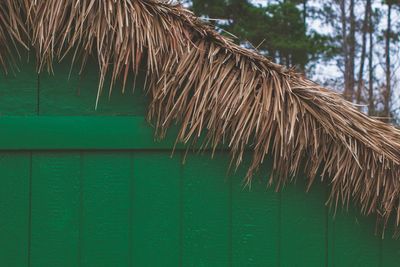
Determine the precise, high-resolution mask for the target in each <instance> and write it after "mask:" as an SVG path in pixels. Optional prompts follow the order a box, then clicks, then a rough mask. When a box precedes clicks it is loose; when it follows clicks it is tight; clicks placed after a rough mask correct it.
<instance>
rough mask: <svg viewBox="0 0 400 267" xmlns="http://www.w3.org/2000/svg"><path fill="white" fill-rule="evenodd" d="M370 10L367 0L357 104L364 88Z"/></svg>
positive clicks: (369, 0) (368, 0)
mask: <svg viewBox="0 0 400 267" xmlns="http://www.w3.org/2000/svg"><path fill="white" fill-rule="evenodd" d="M370 8H371V0H367V3H366V5H365V12H364V21H363V26H362V41H361V42H362V44H361V55H360V69H359V71H358V84H357V95H356V102H357V104H360V103H361V95H362V91H363V88H364V79H363V76H364V64H365V56H366V52H367V32H368V19H369V12H370Z"/></svg>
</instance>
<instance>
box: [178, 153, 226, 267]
mask: <svg viewBox="0 0 400 267" xmlns="http://www.w3.org/2000/svg"><path fill="white" fill-rule="evenodd" d="M227 167H228V157H226V155H218V156H217V157H216V159H215V160H214V161H210V160H206V156H201V155H196V154H192V153H190V154H189V155H188V161H187V162H186V164H185V165H184V166H183V225H182V227H183V229H182V231H183V244H182V250H183V251H182V257H183V259H182V260H183V263H182V265H183V266H221V267H222V266H228V265H229V264H230V262H231V244H230V242H231V211H230V208H231V184H230V183H231V181H230V180H229V179H227V177H226V175H225V174H226V169H227Z"/></svg>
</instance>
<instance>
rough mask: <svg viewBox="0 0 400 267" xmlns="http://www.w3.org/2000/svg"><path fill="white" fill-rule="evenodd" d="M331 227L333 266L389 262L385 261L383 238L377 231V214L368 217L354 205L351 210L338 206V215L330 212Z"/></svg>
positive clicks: (346, 266) (360, 265)
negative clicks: (358, 211) (375, 216)
mask: <svg viewBox="0 0 400 267" xmlns="http://www.w3.org/2000/svg"><path fill="white" fill-rule="evenodd" d="M331 215H332V214H331ZM329 228H331V229H332V230H331V231H330V232H329V234H330V239H331V242H330V247H329V248H328V249H329V253H330V254H331V259H330V266H340V267H341V266H343V267H355V266H359V267H364V266H365V267H368V266H371V267H372V266H374V267H375V266H382V267H386V266H387V265H381V253H382V252H381V250H382V247H381V246H382V245H381V238H380V237H379V236H375V235H374V232H375V220H374V218H364V217H363V216H361V215H359V214H357V211H356V209H355V208H352V207H350V208H349V212H346V210H338V212H337V214H336V216H335V218H332V216H330V217H329Z"/></svg>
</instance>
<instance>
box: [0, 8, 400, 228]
mask: <svg viewBox="0 0 400 267" xmlns="http://www.w3.org/2000/svg"><path fill="white" fill-rule="evenodd" d="M13 42H14V43H23V44H26V46H33V47H34V48H35V50H36V53H37V59H38V69H39V70H42V69H43V68H49V69H51V64H52V62H53V60H54V59H56V60H59V59H61V58H63V57H64V56H65V55H66V54H67V53H70V54H73V55H74V56H73V58H74V61H76V62H79V63H80V64H81V66H82V68H83V67H84V65H85V62H86V61H87V58H88V57H89V56H91V55H95V56H96V57H97V60H98V63H99V66H100V81H99V94H100V93H101V91H102V90H103V87H104V86H103V85H104V79H105V76H106V74H109V75H111V76H112V84H111V87H110V89H109V90H110V93H111V90H112V85H113V83H114V82H115V81H116V80H117V79H121V80H122V81H123V84H124V87H125V84H126V81H127V76H128V75H129V74H130V73H132V72H133V73H136V74H137V73H138V70H139V67H140V66H141V64H144V65H145V66H147V79H148V83H147V90H148V93H149V96H150V101H151V102H150V107H149V111H148V118H149V120H150V121H152V122H154V123H155V127H156V132H157V134H158V135H159V136H160V137H163V136H164V135H165V132H166V130H167V129H168V128H169V126H170V125H171V124H173V123H175V122H177V123H178V125H180V131H179V134H178V137H177V140H178V141H180V142H184V143H195V142H196V141H197V140H198V138H199V137H200V135H202V136H204V141H205V143H204V145H205V146H206V147H208V148H212V149H215V148H216V147H217V146H218V145H219V144H221V143H224V144H227V145H228V146H229V149H230V151H231V152H232V155H233V159H234V163H235V165H236V166H238V165H239V164H240V163H241V162H242V158H243V152H244V150H245V148H250V149H251V150H252V151H253V154H252V155H253V156H252V163H251V166H250V167H249V170H248V173H247V178H246V181H247V182H250V181H251V179H252V175H253V173H254V172H255V171H257V170H258V168H259V166H260V165H261V163H262V162H263V161H264V159H265V158H266V157H267V155H270V156H272V158H273V175H272V176H271V177H270V179H269V183H270V184H274V185H275V186H276V187H277V188H280V187H281V186H283V185H284V184H285V183H286V182H288V181H290V180H291V179H292V178H293V177H294V176H296V174H297V173H298V172H299V171H305V173H306V175H307V178H308V184H309V185H311V184H312V183H313V181H314V180H315V178H316V177H317V176H318V177H320V179H322V180H326V181H328V182H329V184H330V189H331V190H330V197H329V200H328V202H329V203H331V204H334V205H338V204H347V203H348V202H349V201H350V200H353V201H354V202H355V203H356V205H357V206H359V207H360V208H361V211H362V213H364V214H376V215H377V216H378V219H379V221H380V222H381V223H382V225H383V226H386V224H387V222H388V220H389V218H390V217H392V216H393V217H395V220H394V221H395V225H396V226H399V224H400V203H399V196H400V132H399V131H398V130H396V129H395V128H394V127H392V126H390V125H388V124H385V123H382V122H380V121H378V120H375V119H372V118H369V117H367V116H366V115H364V114H362V113H360V112H359V111H357V110H356V109H355V108H354V107H353V106H352V104H350V103H349V102H346V101H345V100H344V99H343V98H342V97H341V96H340V95H338V94H337V93H334V92H332V91H330V90H328V89H326V88H323V87H321V86H320V85H318V84H316V83H314V82H312V81H310V80H308V79H306V78H304V77H303V76H302V75H300V74H298V73H296V72H295V71H294V70H291V69H286V68H284V67H283V66H280V65H277V64H274V63H273V62H271V61H270V60H269V59H267V58H265V57H263V56H261V55H260V54H258V53H257V52H254V51H250V50H247V49H245V48H242V47H240V46H238V45H236V44H234V43H233V42H232V41H231V40H229V39H227V38H226V37H223V36H221V35H220V34H218V33H217V32H216V31H215V30H214V29H213V28H212V27H211V26H209V25H207V24H205V23H203V22H202V21H201V20H200V19H198V18H197V17H195V16H194V15H193V14H192V13H191V12H189V11H187V10H185V9H184V8H182V7H181V6H179V5H173V4H171V3H167V2H160V1H156V0H102V1H98V0H6V1H2V2H1V4H0V45H1V47H2V49H1V52H0V61H1V63H3V65H7V60H6V59H7V58H10V54H11V52H10V50H11V47H12V43H13Z"/></svg>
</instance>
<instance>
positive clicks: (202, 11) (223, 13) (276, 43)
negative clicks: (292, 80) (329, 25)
mask: <svg viewBox="0 0 400 267" xmlns="http://www.w3.org/2000/svg"><path fill="white" fill-rule="evenodd" d="M299 3H302V6H303V10H301V8H299ZM304 7H306V1H294V0H292V1H289V0H288V1H282V2H277V3H274V4H270V5H267V6H265V7H263V6H256V5H254V4H252V3H251V2H249V1H248V0H230V1H226V0H193V1H192V8H193V10H194V12H195V13H196V14H197V15H201V16H205V17H208V18H211V19H217V21H214V20H212V22H213V23H215V24H216V26H218V27H219V28H221V29H223V30H225V31H226V32H228V33H230V34H232V35H234V36H236V37H237V40H238V41H239V40H240V42H241V43H242V44H243V45H245V46H248V47H249V48H253V49H257V50H259V51H260V52H261V53H263V54H265V55H266V56H269V57H270V58H272V60H274V61H276V62H278V63H280V64H282V65H286V66H295V67H297V68H298V69H299V70H300V71H304V72H307V70H306V66H307V64H308V63H310V62H312V61H315V60H316V59H318V58H319V57H321V56H329V55H330V54H331V52H332V51H333V49H332V47H331V46H330V42H327V38H328V37H327V36H322V35H321V34H318V33H316V32H310V31H308V30H307V23H306V16H308V13H307V11H306V9H304ZM310 66H312V65H310Z"/></svg>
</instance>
